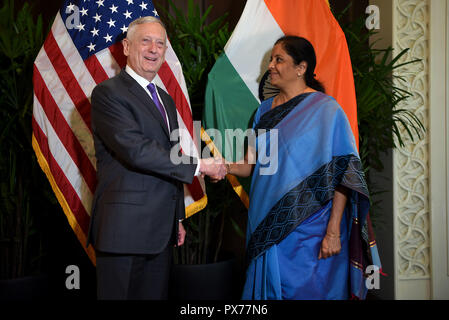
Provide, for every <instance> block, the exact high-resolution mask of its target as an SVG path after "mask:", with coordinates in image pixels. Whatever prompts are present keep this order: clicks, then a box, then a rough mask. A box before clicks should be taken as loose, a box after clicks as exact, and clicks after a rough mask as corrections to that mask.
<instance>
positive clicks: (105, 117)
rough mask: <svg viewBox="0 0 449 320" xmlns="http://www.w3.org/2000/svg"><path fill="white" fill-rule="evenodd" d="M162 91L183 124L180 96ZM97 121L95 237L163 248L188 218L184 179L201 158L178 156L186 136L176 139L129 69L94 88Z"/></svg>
mask: <svg viewBox="0 0 449 320" xmlns="http://www.w3.org/2000/svg"><path fill="white" fill-rule="evenodd" d="M158 92H159V95H160V97H161V99H162V102H163V104H164V106H165V108H166V111H167V115H168V118H169V123H170V129H171V130H175V129H177V128H178V122H177V116H176V107H175V104H174V102H173V99H172V98H171V97H170V96H169V95H168V94H167V93H166V92H165V91H164V90H162V89H160V88H158ZM92 129H93V135H94V142H95V152H96V158H97V178H98V179H97V180H98V184H97V189H96V192H95V195H94V200H93V205H92V215H91V223H90V228H89V235H88V240H87V241H88V243H89V242H91V243H92V244H93V246H94V248H95V249H96V250H100V251H104V252H112V253H127V254H155V253H159V252H161V251H162V250H163V249H165V247H166V246H167V244H168V243H169V241H170V240H171V236H173V235H177V226H178V223H177V221H178V219H181V218H184V214H185V213H184V211H185V208H184V193H183V192H184V191H183V190H184V189H183V183H191V182H192V180H193V176H194V173H195V169H196V166H197V164H195V163H193V159H191V158H188V160H190V161H187V162H188V164H178V165H175V164H173V163H172V161H170V152H171V149H172V148H173V147H175V146H176V145H177V146H178V149H177V151H176V152H178V153H179V144H178V142H179V141H170V137H169V132H168V129H167V126H166V125H165V123H164V120H163V118H162V116H161V114H160V112H159V110H158V109H157V107H156V106H155V105H154V103H153V100H152V99H151V98H150V97H149V95H148V93H146V92H145V89H143V88H142V87H141V86H140V85H139V84H138V83H137V82H136V81H135V80H134V79H133V78H132V77H131V76H130V75H128V74H127V73H126V71H124V70H122V71H121V72H120V74H118V75H117V76H115V77H113V78H111V79H109V80H107V81H104V82H102V83H101V84H99V85H98V86H97V87H95V89H94V90H93V92H92ZM179 154H180V153H179Z"/></svg>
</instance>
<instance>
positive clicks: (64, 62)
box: [32, 0, 207, 262]
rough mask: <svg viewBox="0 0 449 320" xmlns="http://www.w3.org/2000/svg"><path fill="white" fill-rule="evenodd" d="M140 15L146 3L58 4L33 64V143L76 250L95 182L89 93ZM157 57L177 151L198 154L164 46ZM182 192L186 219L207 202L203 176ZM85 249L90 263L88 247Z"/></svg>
mask: <svg viewBox="0 0 449 320" xmlns="http://www.w3.org/2000/svg"><path fill="white" fill-rule="evenodd" d="M141 16H156V17H158V13H157V11H156V9H155V7H154V5H153V3H152V2H151V0H78V1H77V0H72V1H64V4H63V5H62V7H61V9H60V10H59V12H58V13H57V15H56V18H55V20H54V22H53V25H52V28H51V31H50V33H49V34H48V36H47V38H46V40H45V42H44V45H43V47H42V48H41V50H40V52H39V54H38V56H37V58H36V60H35V62H34V75H33V85H34V106H33V119H32V127H33V137H32V140H33V148H34V151H35V153H36V156H37V158H38V161H39V164H40V166H41V168H42V170H43V171H44V172H45V174H46V175H47V178H48V180H49V182H50V184H51V186H52V189H53V191H54V193H55V195H56V197H57V199H58V201H59V203H60V205H61V207H62V209H63V211H64V213H65V215H66V217H67V219H68V222H69V223H70V225H71V226H72V229H73V230H74V232H75V234H76V235H77V237H78V239H79V241H80V242H81V244H82V245H83V247H85V246H84V244H85V243H86V236H87V231H88V228H89V220H90V213H91V202H92V198H93V195H94V192H95V187H96V159H95V150H94V144H93V138H92V129H91V118H90V107H91V104H90V96H91V92H92V90H93V88H94V87H95V86H96V85H97V84H98V83H100V82H102V81H104V80H107V79H108V78H111V77H113V76H115V75H116V74H117V73H118V72H119V71H120V70H121V69H122V68H123V67H124V66H125V65H126V57H125V56H124V55H123V46H122V43H121V40H122V39H123V38H124V37H125V35H126V31H127V28H128V25H129V23H130V22H131V21H133V20H135V19H136V18H139V17H141ZM165 58H166V59H165V62H164V64H163V65H162V67H161V69H160V70H159V73H158V76H157V77H156V79H155V81H156V83H157V84H158V85H159V86H160V87H162V88H163V89H165V91H167V92H168V93H169V94H170V95H171V96H172V98H173V99H174V101H175V103H176V108H177V111H178V123H179V128H180V129H185V130H181V148H182V149H183V151H184V152H185V153H187V154H189V155H191V156H195V157H198V150H197V149H196V147H195V146H196V141H197V140H196V137H195V134H194V130H193V121H192V111H191V106H190V101H189V96H188V92H187V87H186V84H185V80H184V76H183V74H182V69H181V64H180V63H179V61H178V58H177V57H176V54H175V52H174V51H173V49H172V47H171V45H170V43H168V49H167V52H166V57H165ZM187 132H188V134H187ZM183 133H184V134H183ZM184 190H185V204H186V217H189V216H191V215H192V214H194V213H196V212H198V211H200V210H201V209H202V208H204V207H205V205H206V203H207V197H206V195H205V187H204V181H203V180H201V179H198V178H195V180H194V181H193V183H192V184H191V185H186V186H185V187H184ZM86 252H87V254H88V255H89V257H90V258H91V260H92V261H93V262H94V261H95V258H94V256H95V255H94V251H93V249H92V247H89V248H87V249H86Z"/></svg>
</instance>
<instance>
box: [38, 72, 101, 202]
mask: <svg viewBox="0 0 449 320" xmlns="http://www.w3.org/2000/svg"><path fill="white" fill-rule="evenodd" d="M33 83H34V92H35V94H36V97H37V99H38V100H39V102H40V104H41V105H42V108H43V110H44V111H45V114H46V115H47V118H48V121H50V123H51V125H52V126H53V128H54V130H55V132H56V134H57V135H58V137H59V139H60V140H61V142H62V143H63V144H64V146H65V147H66V149H67V152H68V153H69V154H70V156H71V158H72V160H73V162H75V163H76V164H77V166H78V168H79V170H80V171H81V174H82V175H83V177H84V180H85V181H86V184H87V185H88V186H89V189H90V191H91V192H92V194H93V193H94V192H95V186H96V173H95V168H94V167H93V165H92V163H91V162H90V160H89V158H88V157H87V155H86V153H85V152H84V150H83V147H82V146H81V144H80V142H79V140H78V138H77V137H76V136H75V134H74V133H73V131H72V129H71V128H70V126H69V125H68V123H67V121H66V120H65V118H64V116H63V114H62V113H61V110H60V109H59V107H58V105H57V104H56V102H55V100H54V99H53V97H52V95H51V93H50V91H49V90H48V88H47V86H46V85H45V82H44V80H43V79H42V76H41V74H40V72H39V70H38V68H37V67H36V65H34V74H33ZM44 106H45V107H44Z"/></svg>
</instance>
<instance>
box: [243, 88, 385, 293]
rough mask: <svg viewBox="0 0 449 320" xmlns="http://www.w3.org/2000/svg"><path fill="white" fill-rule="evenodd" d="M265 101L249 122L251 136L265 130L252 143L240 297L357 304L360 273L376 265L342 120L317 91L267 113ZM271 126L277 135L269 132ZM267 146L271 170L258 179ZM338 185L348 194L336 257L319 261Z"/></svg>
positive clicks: (362, 187) (358, 170)
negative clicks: (253, 152) (253, 160)
mask: <svg viewBox="0 0 449 320" xmlns="http://www.w3.org/2000/svg"><path fill="white" fill-rule="evenodd" d="M272 102H273V98H270V99H267V100H266V101H264V102H263V103H262V104H261V105H260V107H259V109H258V110H257V112H256V115H255V118H254V129H255V130H256V134H257V133H258V132H261V131H260V129H265V130H267V131H266V132H265V133H263V131H262V134H259V135H258V136H257V140H256V145H257V155H258V160H257V163H256V165H255V167H254V173H253V177H252V182H251V191H250V207H249V212H248V230H247V259H248V268H247V273H246V281H245V285H244V290H243V295H242V299H245V300H252V299H269V300H280V299H309V300H313V299H348V298H360V299H364V298H365V296H366V292H367V289H366V287H365V278H364V270H366V267H367V266H368V265H370V264H376V265H378V266H380V262H379V259H378V255H377V248H376V246H375V242H374V240H373V239H374V238H373V237H372V235H371V236H369V234H371V228H370V225H369V219H368V209H369V198H368V190H367V186H366V183H365V179H364V175H363V170H362V166H361V162H360V159H359V156H358V152H357V147H356V143H355V139H354V136H353V134H352V131H351V128H350V126H349V122H348V120H347V118H346V115H345V113H344V111H343V110H342V109H341V107H340V106H339V105H338V103H337V102H336V101H335V100H334V99H333V98H332V97H330V96H327V95H325V94H323V93H320V92H314V93H307V94H302V95H299V96H297V97H295V98H293V99H291V100H290V101H288V102H287V103H285V104H283V105H280V106H278V107H276V108H274V109H271V106H272ZM273 129H276V130H275V131H276V133H277V136H276V135H274V136H273V135H272V134H270V132H271V131H273ZM273 137H275V138H277V139H273ZM276 140H277V141H276ZM274 146H275V147H277V150H276V151H277V159H276V161H277V164H278V165H277V167H276V168H275V169H276V170H271V172H269V174H266V173H265V174H261V172H263V171H264V169H266V167H267V164H266V163H267V161H263V159H264V158H265V160H266V157H267V156H268V155H267V154H268V151H267V150H271V151H270V154H269V157H271V158H273V157H274V156H275V153H274V152H273V150H275V149H276V148H275V149H272V148H273V147H274ZM270 148H271V149H270ZM271 153H273V154H271ZM271 165H272V164H271ZM338 185H343V186H345V187H346V188H348V189H349V190H350V195H349V198H348V201H347V206H346V209H345V211H344V214H343V218H342V221H341V229H340V232H341V247H342V248H341V252H340V253H339V254H338V255H334V256H332V257H330V258H327V259H320V260H319V259H318V254H319V251H320V247H321V241H322V240H323V238H324V235H325V233H326V228H327V224H328V221H329V218H330V211H331V208H332V199H333V195H334V191H335V188H336V187H337V186H338Z"/></svg>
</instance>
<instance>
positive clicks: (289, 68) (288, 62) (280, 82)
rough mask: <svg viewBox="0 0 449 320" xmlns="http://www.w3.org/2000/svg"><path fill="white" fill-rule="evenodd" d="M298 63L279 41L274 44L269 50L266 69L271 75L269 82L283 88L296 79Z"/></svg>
mask: <svg viewBox="0 0 449 320" xmlns="http://www.w3.org/2000/svg"><path fill="white" fill-rule="evenodd" d="M300 69H301V67H300V65H296V64H295V62H294V61H293V58H292V57H291V56H290V55H289V54H288V53H287V52H286V51H285V50H284V47H283V46H282V44H281V43H278V44H276V45H275V46H274V47H273V49H272V50H271V59H270V64H269V65H268V70H269V71H270V75H271V84H272V85H274V86H276V87H278V88H283V87H285V86H286V85H288V84H291V83H292V82H293V81H297V80H298V73H300V74H302V73H301V72H300Z"/></svg>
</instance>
